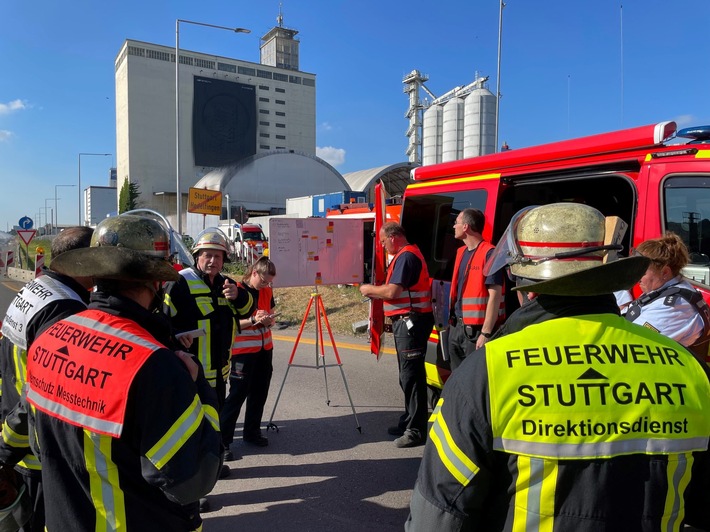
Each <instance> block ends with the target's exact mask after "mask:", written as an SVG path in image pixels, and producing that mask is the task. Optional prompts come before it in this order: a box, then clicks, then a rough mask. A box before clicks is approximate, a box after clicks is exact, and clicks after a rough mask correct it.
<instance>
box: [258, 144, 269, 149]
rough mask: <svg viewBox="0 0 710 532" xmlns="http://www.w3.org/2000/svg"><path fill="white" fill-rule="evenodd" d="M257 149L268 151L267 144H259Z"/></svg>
mask: <svg viewBox="0 0 710 532" xmlns="http://www.w3.org/2000/svg"><path fill="white" fill-rule="evenodd" d="M259 148H261V149H262V150H268V149H270V148H269V145H268V144H259Z"/></svg>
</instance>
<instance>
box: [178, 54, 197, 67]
mask: <svg viewBox="0 0 710 532" xmlns="http://www.w3.org/2000/svg"><path fill="white" fill-rule="evenodd" d="M180 64H181V65H188V66H194V64H193V61H192V57H189V56H187V55H181V56H180Z"/></svg>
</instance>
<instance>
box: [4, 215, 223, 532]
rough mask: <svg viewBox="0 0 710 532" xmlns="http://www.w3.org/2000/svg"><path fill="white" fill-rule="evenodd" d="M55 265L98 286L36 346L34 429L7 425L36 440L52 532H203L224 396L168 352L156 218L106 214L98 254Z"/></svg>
mask: <svg viewBox="0 0 710 532" xmlns="http://www.w3.org/2000/svg"><path fill="white" fill-rule="evenodd" d="M52 268H53V269H55V270H56V271H58V272H60V273H62V274H64V275H68V276H71V277H74V276H89V275H90V276H92V277H93V279H94V283H95V289H94V292H93V293H92V295H91V302H90V304H89V307H88V309H87V310H85V311H82V312H80V313H78V314H75V315H73V316H71V317H68V318H65V319H63V320H61V321H58V322H56V323H55V324H53V325H51V326H50V327H48V328H47V329H45V331H44V332H43V333H42V334H40V335H39V337H38V338H37V339H36V340H35V342H34V343H33V344H32V345H31V346H30V349H29V351H28V362H27V382H28V387H27V401H28V403H29V404H30V406H31V408H32V412H33V415H32V416H30V422H31V426H30V429H31V430H30V431H29V432H27V431H24V432H23V431H18V430H14V428H18V429H20V428H22V427H20V426H19V425H17V426H14V425H11V421H12V420H13V419H14V414H13V413H11V414H10V415H9V416H8V418H7V423H6V425H10V426H12V427H13V433H12V434H13V436H14V437H16V438H18V439H20V435H21V434H33V438H31V439H30V440H29V441H30V444H31V445H32V448H33V450H34V451H35V453H36V454H37V456H38V457H39V459H40V461H41V463H42V480H43V483H44V487H45V492H46V493H50V494H51V496H50V497H47V498H45V510H46V527H47V530H128V531H140V530H145V531H153V530H183V531H189V530H196V529H197V528H199V527H200V526H201V521H200V517H199V512H197V500H198V499H199V498H200V497H202V496H203V495H205V494H206V493H208V492H209V491H210V490H211V489H212V487H213V486H214V484H215V482H216V481H217V476H218V474H219V470H220V467H221V465H222V456H221V443H220V435H219V427H218V416H217V398H216V396H215V393H214V390H213V389H212V387H211V386H210V385H209V383H208V382H207V380H206V379H205V377H204V373H203V372H202V369H201V367H200V365H199V364H198V363H197V362H196V361H195V360H194V359H193V357H192V356H191V355H189V354H188V353H185V352H174V351H172V350H170V349H168V348H167V347H165V345H166V343H167V342H169V341H170V325H169V322H168V320H166V319H165V316H164V315H163V314H161V313H159V312H157V310H158V309H159V308H160V306H161V304H162V301H163V293H162V283H163V282H164V281H173V280H176V279H177V278H178V273H177V272H176V271H175V270H174V269H173V268H172V266H171V264H170V262H169V261H168V235H167V232H166V231H165V229H163V227H162V226H161V225H160V224H159V223H158V222H156V221H155V220H151V219H148V218H143V217H139V216H135V215H121V216H116V217H113V218H107V219H105V220H103V221H102V222H101V223H99V224H98V226H97V227H96V230H95V232H94V235H93V237H92V241H91V247H89V248H84V249H77V250H72V251H67V252H66V253H63V254H62V255H60V256H59V257H56V258H55V259H54V260H52ZM3 430H4V429H3ZM35 437H36V441H35ZM25 439H27V436H25ZM191 510H194V512H192V513H191Z"/></svg>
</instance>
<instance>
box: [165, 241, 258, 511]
mask: <svg viewBox="0 0 710 532" xmlns="http://www.w3.org/2000/svg"><path fill="white" fill-rule="evenodd" d="M192 254H193V257H194V258H195V265H194V266H192V267H189V268H184V269H182V270H180V272H179V274H180V277H179V279H178V281H177V282H174V283H168V284H167V285H166V287H165V304H164V305H163V311H164V312H165V313H166V314H167V315H168V316H169V317H170V320H171V322H172V326H173V329H174V330H175V332H176V333H177V334H178V335H180V333H183V332H188V333H190V332H193V331H199V333H198V335H193V334H188V335H186V336H183V337H182V338H181V339H182V340H183V341H184V342H185V343H184V344H183V345H184V346H185V347H186V348H188V350H189V352H190V353H192V354H193V355H195V356H196V357H197V358H198V360H199V361H200V363H201V364H202V367H203V368H204V371H205V376H206V377H207V380H208V381H209V383H210V385H211V386H212V387H213V388H214V389H215V391H216V393H217V400H218V401H219V410H221V408H222V405H223V404H224V400H225V396H226V379H227V376H228V375H229V358H230V352H231V348H232V343H233V341H234V336H235V335H236V334H237V333H238V332H239V325H238V320H239V319H242V318H247V317H249V315H250V313H251V312H252V306H253V299H252V297H251V295H250V294H249V292H247V291H246V290H244V289H243V288H239V286H237V284H236V283H235V282H234V281H233V280H232V279H230V278H229V277H226V276H224V275H222V273H221V272H222V268H223V266H224V264H225V263H226V262H229V244H228V240H227V237H226V236H225V235H224V233H223V232H222V231H220V230H219V229H218V228H216V227H208V228H207V229H205V230H204V231H202V232H201V233H200V234H199V235H197V238H196V239H195V243H194V245H193V247H192ZM229 473H230V471H229V466H228V465H226V464H224V466H223V467H222V471H221V474H220V478H225V477H227V476H229ZM206 504H207V503H206V502H205V501H202V508H203V511H204V510H206V509H207V506H206Z"/></svg>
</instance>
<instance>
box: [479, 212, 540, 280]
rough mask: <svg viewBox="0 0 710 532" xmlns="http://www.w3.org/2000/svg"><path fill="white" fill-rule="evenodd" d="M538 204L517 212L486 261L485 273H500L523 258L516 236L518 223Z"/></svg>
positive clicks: (485, 274) (486, 274) (487, 274)
mask: <svg viewBox="0 0 710 532" xmlns="http://www.w3.org/2000/svg"><path fill="white" fill-rule="evenodd" d="M535 207H537V205H530V206H529V207H524V208H522V209H520V210H519V211H518V212H516V213H515V214H514V215H513V217H512V218H511V220H510V223H509V224H508V227H507V228H506V230H505V232H504V233H503V236H502V237H501V238H500V240H499V241H498V244H497V245H496V247H495V249H494V250H493V254H492V255H491V258H490V259H489V260H488V261H486V265H485V266H484V267H483V275H484V276H486V277H487V276H489V275H493V274H495V273H498V272H499V271H500V270H502V269H503V268H505V267H506V266H509V265H511V264H516V263H518V262H520V261H521V260H522V258H523V252H522V250H521V249H520V245H519V244H518V239H517V238H516V236H515V235H516V232H517V227H518V223H519V222H520V220H521V219H522V217H523V215H524V214H525V213H527V212H528V211H530V210H531V209H534V208H535Z"/></svg>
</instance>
